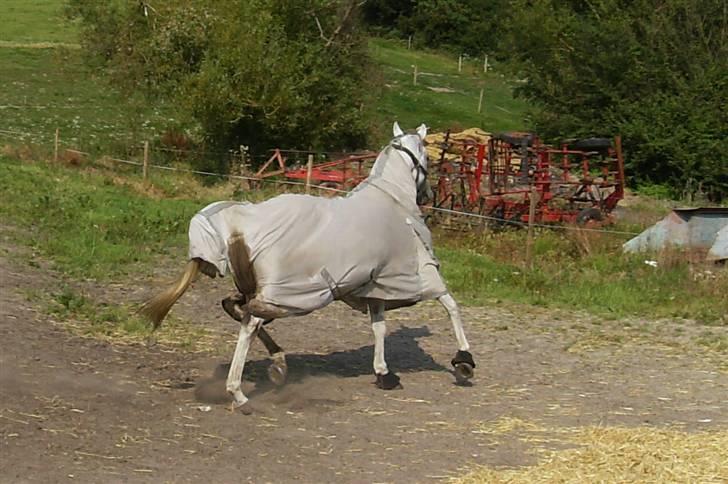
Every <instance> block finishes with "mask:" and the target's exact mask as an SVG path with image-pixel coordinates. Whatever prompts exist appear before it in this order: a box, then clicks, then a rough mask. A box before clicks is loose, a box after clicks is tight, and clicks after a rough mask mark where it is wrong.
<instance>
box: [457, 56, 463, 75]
mask: <svg viewBox="0 0 728 484" xmlns="http://www.w3.org/2000/svg"><path fill="white" fill-rule="evenodd" d="M462 70H463V55H462V54H460V57H458V72H460V71H462Z"/></svg>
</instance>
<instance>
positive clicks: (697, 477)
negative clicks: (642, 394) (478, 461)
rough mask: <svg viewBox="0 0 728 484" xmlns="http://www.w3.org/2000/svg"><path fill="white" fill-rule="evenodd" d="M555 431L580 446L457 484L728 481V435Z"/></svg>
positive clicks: (564, 440)
mask: <svg viewBox="0 0 728 484" xmlns="http://www.w3.org/2000/svg"><path fill="white" fill-rule="evenodd" d="M516 427H520V428H522V429H528V428H529V426H526V427H524V426H516ZM552 431H553V432H556V433H558V434H560V436H561V437H562V438H559V441H560V442H561V443H564V444H573V445H577V446H578V447H576V448H573V449H567V450H559V451H553V450H546V451H545V452H543V458H541V459H540V461H539V463H538V464H537V465H535V466H532V467H524V468H517V469H493V468H489V467H481V468H478V469H476V470H473V471H472V472H470V473H468V474H467V475H465V476H464V477H460V478H457V479H453V480H452V482H456V483H459V484H475V483H505V482H507V483H511V484H515V483H540V482H542V483H546V482H548V483H554V482H557V483H566V482H574V483H576V482H579V483H582V482H601V483H617V482H650V483H665V482H685V483H692V482H701V483H713V482H715V483H718V482H728V431H725V430H723V431H711V432H698V433H686V432H680V431H676V430H666V429H655V428H651V427H638V428H620V427H587V428H579V429H553V430H552Z"/></svg>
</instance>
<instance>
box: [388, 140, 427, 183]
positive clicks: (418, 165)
mask: <svg viewBox="0 0 728 484" xmlns="http://www.w3.org/2000/svg"><path fill="white" fill-rule="evenodd" d="M399 138H401V136H398V137H397V138H395V139H399ZM392 148H394V149H395V150H397V151H401V152H403V153H406V154H407V155H408V156H409V157H410V159H411V160H412V163H413V164H414V165H415V168H417V170H419V171H420V172H421V173H422V174H423V175H424V176H425V179H426V178H427V169H426V168H425V167H424V166H422V163H420V160H418V159H417V156H416V155H415V154H414V153H412V150H410V149H409V148H407V147H406V146H404V145H401V144H399V143H394V142H392Z"/></svg>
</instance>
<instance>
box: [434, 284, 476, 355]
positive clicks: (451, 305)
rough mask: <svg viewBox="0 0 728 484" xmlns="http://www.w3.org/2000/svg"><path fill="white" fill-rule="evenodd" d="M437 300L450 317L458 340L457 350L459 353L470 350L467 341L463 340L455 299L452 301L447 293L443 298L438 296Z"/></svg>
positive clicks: (463, 333)
mask: <svg viewBox="0 0 728 484" xmlns="http://www.w3.org/2000/svg"><path fill="white" fill-rule="evenodd" d="M437 300H438V301H440V304H442V305H443V307H444V308H445V309H446V310H447V313H448V314H449V315H450V321H451V322H452V327H453V329H454V330H455V337H456V338H457V340H458V349H459V350H460V351H468V350H469V349H470V345H469V344H468V340H467V339H466V338H465V331H463V321H462V320H461V319H460V310H459V309H458V304H457V303H456V302H455V299H453V297H452V296H451V295H450V293H447V294H445V295H444V296H440V297H439V298H438V299H437Z"/></svg>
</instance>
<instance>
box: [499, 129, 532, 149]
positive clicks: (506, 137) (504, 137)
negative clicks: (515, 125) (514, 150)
mask: <svg viewBox="0 0 728 484" xmlns="http://www.w3.org/2000/svg"><path fill="white" fill-rule="evenodd" d="M494 138H495V139H499V140H501V141H505V142H506V143H508V144H510V145H512V146H521V145H523V144H525V145H526V146H531V145H532V144H533V135H532V134H531V133H524V132H520V131H509V132H507V133H499V134H497V135H495V136H494Z"/></svg>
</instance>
